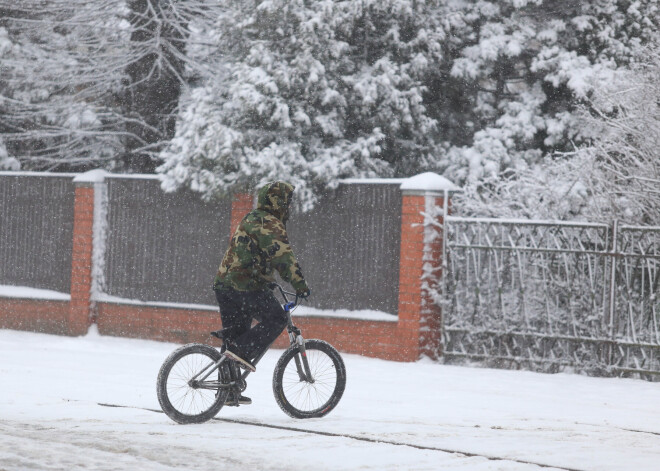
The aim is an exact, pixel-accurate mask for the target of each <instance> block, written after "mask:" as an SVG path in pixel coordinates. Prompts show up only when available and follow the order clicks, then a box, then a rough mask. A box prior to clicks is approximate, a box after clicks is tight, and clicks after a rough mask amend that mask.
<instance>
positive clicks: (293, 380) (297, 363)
mask: <svg viewBox="0 0 660 471" xmlns="http://www.w3.org/2000/svg"><path fill="white" fill-rule="evenodd" d="M305 350H306V356H307V362H308V364H309V371H310V372H311V374H312V377H311V378H308V377H307V375H306V374H305V372H304V368H303V358H302V355H301V354H300V347H299V346H298V345H294V346H292V347H290V348H289V349H288V350H287V351H285V352H284V354H283V355H282V356H281V357H280V359H279V361H278V362H277V365H276V366H275V372H274V374H273V393H274V394H275V400H276V401H277V404H278V405H279V406H280V408H281V409H282V410H283V411H284V413H286V414H287V415H289V416H291V417H293V418H296V419H310V418H313V417H323V416H325V415H326V414H328V413H329V412H330V411H331V410H332V409H334V408H335V406H336V405H337V404H338V403H339V400H340V399H341V397H342V395H343V394H344V389H345V388H346V366H344V361H343V360H342V358H341V356H340V355H339V352H338V351H337V350H335V348H334V347H332V345H330V344H329V343H326V342H324V341H322V340H307V341H306V342H305Z"/></svg>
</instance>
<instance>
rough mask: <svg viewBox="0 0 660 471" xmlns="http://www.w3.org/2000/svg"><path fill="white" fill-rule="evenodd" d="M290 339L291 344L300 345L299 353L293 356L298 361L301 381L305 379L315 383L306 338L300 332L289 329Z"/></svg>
mask: <svg viewBox="0 0 660 471" xmlns="http://www.w3.org/2000/svg"><path fill="white" fill-rule="evenodd" d="M289 340H290V341H291V345H294V344H296V345H298V352H299V353H298V354H297V355H295V356H294V357H293V359H294V360H295V362H296V369H297V370H298V377H299V378H300V381H305V382H307V383H313V382H314V377H313V376H312V371H311V369H310V368H309V361H308V360H307V349H306V348H305V339H303V336H302V335H301V334H300V331H298V332H291V331H289Z"/></svg>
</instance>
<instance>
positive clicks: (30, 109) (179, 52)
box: [0, 0, 223, 171]
mask: <svg viewBox="0 0 660 471" xmlns="http://www.w3.org/2000/svg"><path fill="white" fill-rule="evenodd" d="M222 8H223V7H222V5H221V2H219V1H216V0H188V1H185V2H178V1H175V0H132V1H128V0H91V1H83V0H66V1H65V0H23V1H21V2H14V1H5V0H0V59H1V60H2V67H1V68H0V111H1V113H2V120H1V121H0V133H2V134H3V139H4V141H5V144H6V147H7V149H8V151H9V153H10V154H11V155H13V156H14V158H16V159H18V160H19V161H20V162H21V163H22V165H23V166H24V167H25V168H31V169H84V168H86V167H90V166H105V167H107V168H116V169H119V170H128V171H131V170H132V171H135V170H139V171H149V170H153V167H154V163H153V160H152V158H151V157H152V156H153V155H155V154H157V152H158V150H159V149H158V147H159V146H160V145H161V144H162V142H163V141H166V140H167V139H169V138H170V137H171V136H172V133H173V123H174V120H173V117H174V116H175V110H176V107H177V104H178V100H179V95H180V88H181V86H185V85H186V84H187V82H188V81H190V80H193V79H195V78H196V77H200V76H204V75H206V76H211V75H212V74H213V73H214V72H212V71H209V66H210V65H212V64H208V63H207V62H206V61H205V60H204V59H205V55H204V53H203V52H204V47H205V46H204V45H203V41H204V39H203V38H200V36H199V34H198V32H199V31H204V30H205V29H207V28H208V26H205V25H208V24H211V23H212V22H213V21H215V18H217V16H218V14H219V12H220V11H222ZM197 41H200V43H199V44H198V43H197ZM187 51H190V53H187Z"/></svg>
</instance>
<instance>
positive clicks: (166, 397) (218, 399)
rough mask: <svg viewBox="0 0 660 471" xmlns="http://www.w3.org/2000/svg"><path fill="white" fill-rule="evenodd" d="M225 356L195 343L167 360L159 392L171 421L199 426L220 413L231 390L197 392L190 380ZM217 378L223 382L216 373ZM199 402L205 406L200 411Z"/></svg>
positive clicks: (186, 346) (160, 374)
mask: <svg viewBox="0 0 660 471" xmlns="http://www.w3.org/2000/svg"><path fill="white" fill-rule="evenodd" d="M192 355H195V356H196V357H195V358H192V357H191V356H192ZM204 357H205V358H204ZM221 357H222V355H221V354H220V352H218V350H216V349H215V348H213V347H211V346H209V345H204V344H201V343H192V344H188V345H184V346H182V347H179V348H177V349H176V350H174V351H173V352H172V353H171V354H170V355H169V356H168V357H167V358H166V359H165V361H164V362H163V365H162V366H161V368H160V371H159V372H158V380H157V381H156V391H157V394H158V402H159V403H160V407H161V408H162V409H163V412H165V414H166V415H167V416H168V417H169V418H170V419H172V420H174V421H175V422H177V423H180V424H199V423H203V422H206V421H207V420H210V419H212V418H213V417H215V415H216V414H217V413H218V412H219V411H220V409H221V408H222V406H224V404H225V400H226V399H227V395H228V394H229V390H228V389H220V388H218V389H215V390H210V389H196V388H193V387H192V386H190V385H189V384H188V381H189V380H190V379H191V378H192V377H194V376H195V375H196V374H197V373H199V372H200V371H201V370H202V369H203V368H204V367H205V366H206V365H208V364H210V362H216V361H218V360H219V359H220V358H221ZM173 372H174V374H173ZM213 376H215V378H218V379H219V378H220V373H219V372H218V373H213ZM215 378H214V379H215ZM168 386H170V387H168ZM173 402H174V403H173ZM186 403H187V404H188V406H186ZM198 403H201V406H200V408H199V410H197V409H196V406H197V404H198Z"/></svg>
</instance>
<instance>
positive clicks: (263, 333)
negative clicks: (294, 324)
mask: <svg viewBox="0 0 660 471" xmlns="http://www.w3.org/2000/svg"><path fill="white" fill-rule="evenodd" d="M250 294H251V296H250V298H249V300H247V302H246V308H247V309H250V310H251V312H252V317H254V318H255V319H257V320H258V321H259V323H258V324H257V325H255V326H254V327H252V328H251V329H250V330H248V331H247V332H245V333H244V334H243V335H241V336H240V337H238V338H237V339H236V343H237V344H238V345H239V347H240V348H241V349H242V350H243V352H245V354H246V355H247V356H248V357H249V358H250V360H253V359H254V358H257V357H258V356H259V355H261V353H262V352H264V351H265V350H266V349H267V348H268V347H269V346H270V344H271V343H273V341H274V340H275V339H276V338H277V337H278V336H279V335H280V334H281V333H282V331H283V330H284V328H285V327H286V324H287V316H286V313H285V312H284V309H282V305H281V304H280V303H279V301H278V300H277V298H276V297H275V295H273V293H272V292H271V291H269V290H268V291H256V292H252V293H250Z"/></svg>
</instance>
